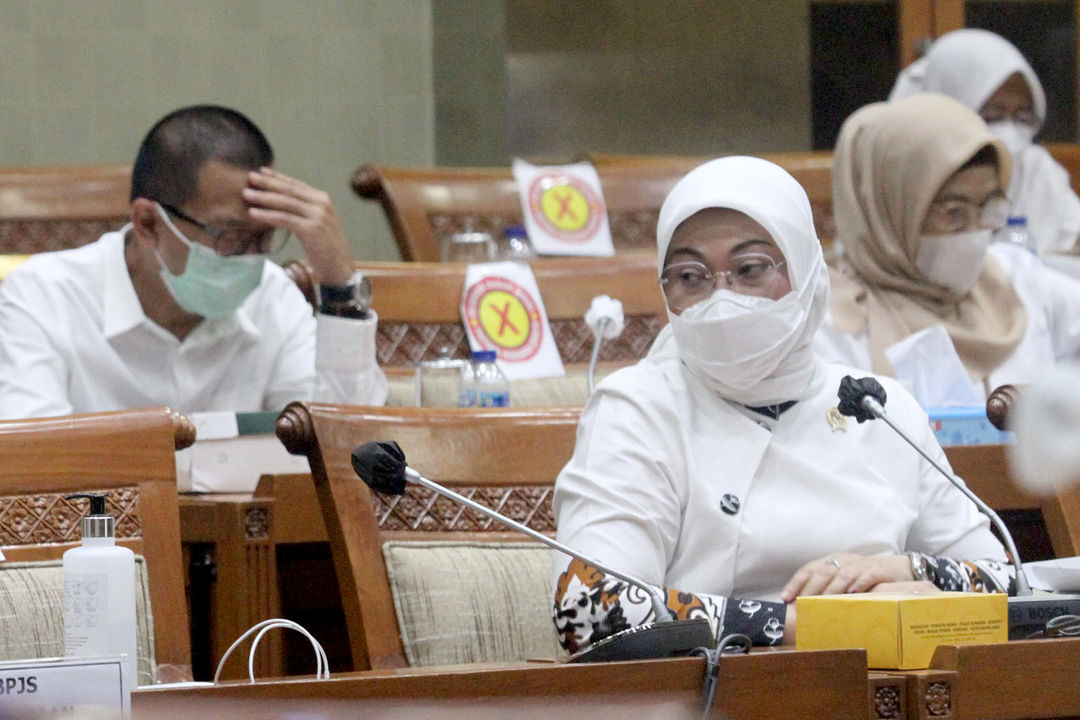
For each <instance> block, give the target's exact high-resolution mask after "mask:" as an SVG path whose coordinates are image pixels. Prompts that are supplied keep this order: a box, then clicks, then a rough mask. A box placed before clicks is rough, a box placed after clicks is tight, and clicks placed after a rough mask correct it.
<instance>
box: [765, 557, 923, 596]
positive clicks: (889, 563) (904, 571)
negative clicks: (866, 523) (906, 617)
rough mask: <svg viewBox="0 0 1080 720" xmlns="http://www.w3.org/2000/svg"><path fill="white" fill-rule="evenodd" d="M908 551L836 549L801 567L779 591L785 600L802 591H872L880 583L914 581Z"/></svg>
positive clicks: (807, 592)
mask: <svg viewBox="0 0 1080 720" xmlns="http://www.w3.org/2000/svg"><path fill="white" fill-rule="evenodd" d="M914 580H915V578H914V577H913V576H912V574H911V561H910V559H909V558H908V556H907V555H855V554H853V553H837V554H835V555H829V556H827V557H823V558H818V559H817V560H811V561H810V562H808V563H806V564H805V565H803V566H802V567H801V568H799V569H798V570H797V571H796V572H795V574H794V575H793V576H792V577H791V580H789V581H788V584H787V585H786V586H784V590H783V592H782V593H781V594H780V597H781V599H782V600H783V601H784V602H785V603H791V602H794V601H795V598H797V597H799V596H800V595H837V594H841V593H857V592H869V591H870V590H873V589H874V588H875V587H877V586H878V585H879V584H881V583H900V582H902V583H908V582H914Z"/></svg>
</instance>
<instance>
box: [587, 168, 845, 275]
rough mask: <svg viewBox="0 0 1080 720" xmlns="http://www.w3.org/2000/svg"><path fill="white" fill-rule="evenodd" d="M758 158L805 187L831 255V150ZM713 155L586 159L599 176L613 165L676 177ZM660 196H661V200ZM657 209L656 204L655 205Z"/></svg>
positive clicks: (833, 230) (833, 225) (827, 254)
mask: <svg viewBox="0 0 1080 720" xmlns="http://www.w3.org/2000/svg"><path fill="white" fill-rule="evenodd" d="M759 156H760V157H763V158H765V159H766V160H770V161H772V162H774V163H776V164H777V165H779V166H780V167H782V168H784V169H785V170H787V171H788V172H789V173H791V175H792V177H794V178H795V179H796V180H798V181H799V184H801V185H802V186H803V189H804V190H806V195H807V197H808V198H809V199H810V208H811V210H812V211H813V213H814V228H815V229H816V230H817V234H818V239H819V240H820V241H821V245H822V249H823V250H824V252H825V259H826V260H832V259H833V257H834V248H833V241H834V240H835V239H836V222H835V220H834V219H833V206H832V153H831V152H829V151H822V150H813V151H808V152H783V153H762V154H760V155H759ZM713 157H715V156H711V155H710V156H706V155H701V156H686V155H618V154H611V153H590V154H589V156H588V159H589V160H590V161H591V162H592V164H593V165H594V166H595V167H596V170H597V172H598V173H600V176H601V177H603V176H604V175H605V174H606V173H608V172H610V171H611V170H612V169H614V168H628V167H635V166H639V167H641V166H645V167H648V166H652V167H655V168H657V169H658V170H659V169H660V168H667V171H668V172H669V173H671V174H672V175H674V176H675V177H676V179H678V178H679V177H682V176H683V175H685V174H686V173H688V172H690V171H691V170H693V169H694V168H695V167H697V166H698V165H700V164H702V163H704V162H706V161H708V160H711V159H713ZM662 199H663V198H661V200H662ZM657 209H658V210H659V206H657Z"/></svg>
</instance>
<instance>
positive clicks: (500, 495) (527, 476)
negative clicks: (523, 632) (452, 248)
mask: <svg viewBox="0 0 1080 720" xmlns="http://www.w3.org/2000/svg"><path fill="white" fill-rule="evenodd" d="M578 416H579V411H578V410H570V409H545V410H543V411H529V412H522V411H515V410H502V409H500V410H494V409H492V410H475V411H473V410H468V411H461V410H457V409H455V408H450V409H444V408H368V407H345V406H336V405H324V404H317V403H293V404H291V405H289V406H288V407H287V408H285V410H284V412H283V413H282V414H281V416H280V418H279V419H278V426H277V433H278V437H279V438H281V440H282V442H283V443H284V444H285V446H286V447H287V448H288V449H289V451H290V452H293V453H296V454H306V455H307V457H308V460H309V461H310V463H311V470H312V475H313V477H314V481H315V486H316V492H317V494H318V498H319V503H320V505H321V507H322V512H323V519H324V521H325V523H326V531H327V536H328V538H329V541H330V548H331V553H332V555H333V558H334V565H335V567H336V569H337V575H338V583H339V585H340V587H341V595H342V605H343V608H344V610H345V617H346V624H347V626H348V634H349V643H350V646H351V650H352V657H353V667H354V669H357V670H360V669H366V668H368V667H371V668H376V669H377V668H386V667H402V666H405V665H407V664H408V660H407V659H406V650H405V647H404V645H403V639H402V629H401V628H400V627H399V622H398V614H399V613H401V612H403V611H402V610H401V609H400V607H399V608H395V598H394V596H393V595H392V593H391V589H390V578H389V577H388V564H387V562H386V561H385V560H384V554H383V544H384V543H387V542H389V541H392V540H402V539H406V540H408V539H414V540H415V539H419V540H423V541H430V540H433V539H447V540H454V539H457V540H464V541H467V542H480V543H482V544H483V543H496V544H497V543H502V542H507V541H509V542H515V543H516V541H518V540H519V539H520V537H521V536H519V535H517V534H516V533H513V532H509V531H505V529H504V528H502V527H501V526H498V524H497V523H494V522H493V521H491V520H489V519H488V518H486V517H484V516H482V515H480V514H479V513H475V512H474V511H471V510H467V509H463V508H462V507H460V506H458V505H457V504H455V503H453V502H451V501H449V500H447V499H445V498H442V497H441V496H438V495H435V494H433V493H430V492H428V491H427V490H425V489H422V488H417V487H410V488H409V491H408V493H407V494H406V495H404V496H401V497H395V498H388V497H380V496H376V495H374V494H373V493H371V492H369V491H368V489H367V487H366V486H365V485H364V483H363V482H362V481H361V480H360V479H359V478H358V477H357V476H356V473H355V472H354V471H353V469H352V465H351V461H350V457H351V453H352V451H353V450H354V449H355V448H356V447H357V446H358V445H360V444H362V443H365V442H369V441H374V440H394V441H396V442H398V443H399V444H400V445H401V447H402V448H403V449H404V451H405V453H406V456H407V458H408V462H409V463H410V465H411V466H412V467H415V468H416V469H417V470H419V471H420V472H422V473H423V474H425V475H426V476H428V477H430V478H431V479H433V480H436V481H437V482H440V483H444V484H446V485H447V486H450V487H452V488H454V489H455V490H456V491H457V492H460V493H462V494H464V495H467V496H471V497H473V498H474V499H476V500H477V501H478V502H482V503H485V504H487V505H488V506H489V507H494V508H496V509H499V510H501V511H502V512H503V513H505V514H508V515H510V516H511V517H512V518H514V519H515V520H517V521H519V522H522V523H524V524H526V525H528V526H529V527H532V528H534V529H536V530H539V531H541V532H547V533H553V532H554V530H555V520H554V517H553V515H552V511H551V491H552V488H553V484H554V481H555V477H556V476H557V475H558V472H559V470H561V469H562V466H563V465H564V464H565V463H566V461H567V460H568V459H569V457H570V455H571V453H572V452H573V447H574V437H575V431H576V427H577V422H578ZM528 544H530V543H526V545H528ZM495 547H498V545H496V546H495ZM539 547H542V546H539ZM405 549H406V550H408V548H405ZM543 552H544V554H543V555H542V557H541V560H540V562H541V564H542V565H544V564H545V563H550V559H549V556H548V554H547V551H546V550H544V551H543ZM546 567H547V566H546V565H545V568H546ZM393 571H394V570H393V568H391V572H393ZM452 575H454V573H453V572H452V571H450V570H449V569H446V568H443V569H442V570H441V571H440V572H437V573H434V577H432V578H431V585H432V587H431V592H436V588H435V586H436V585H438V584H439V583H440V582H452V581H454V580H456V579H457V578H454V577H450V576H452ZM484 581H485V582H486V583H487V584H486V585H485V586H483V587H480V588H479V591H480V595H483V593H485V592H490V593H497V592H499V591H500V587H499V586H500V582H499V580H498V579H497V578H494V577H491V578H484ZM548 581H549V576H548V574H547V573H546V572H544V570H543V569H541V570H540V583H541V586H540V587H539V589H537V590H534V592H533V593H532V594H534V595H535V594H536V593H539V595H540V597H532V598H531V599H530V598H523V597H521V596H523V595H526V594H528V593H527V591H526V590H525V589H524V588H514V591H515V592H516V595H514V594H513V593H512V594H511V599H510V602H511V603H513V602H515V601H521V602H526V601H530V602H531V603H532V607H533V608H534V609H533V610H532V611H531V612H530V613H529V614H530V615H532V617H531V618H526V617H522V618H520V621H521V622H523V623H524V622H527V621H528V620H529V619H531V620H532V621H534V622H535V621H536V620H537V619H538V618H537V617H536V615H537V614H538V613H539V621H540V622H541V624H542V629H541V631H540V632H541V633H544V632H546V631H547V629H548V628H549V626H547V624H546V623H545V621H546V619H547V617H548V615H549V612H548V611H549V603H550V599H549V592H550V591H549V589H548V587H547V586H548V584H549V582H548ZM474 597H475V596H474ZM497 599H498V600H499V601H502V600H504V596H499V597H498V598H497ZM536 608H539V609H536ZM474 614H475V613H474ZM523 615H524V613H523ZM491 620H492V619H491V618H485V617H472V619H471V622H473V623H474V624H475V625H476V626H477V627H482V626H483V625H484V624H485V623H487V622H489V621H491ZM414 639H415V638H414ZM420 639H421V640H422V637H421V638H420ZM470 641H471V638H445V642H446V643H447V644H456V645H461V646H467V645H468V644H469V642H470ZM550 642H551V643H552V646H554V642H555V634H554V630H553V629H552V630H551V635H550ZM414 654H415V653H414ZM470 659H475V658H470ZM502 659H507V658H502ZM521 659H524V658H521Z"/></svg>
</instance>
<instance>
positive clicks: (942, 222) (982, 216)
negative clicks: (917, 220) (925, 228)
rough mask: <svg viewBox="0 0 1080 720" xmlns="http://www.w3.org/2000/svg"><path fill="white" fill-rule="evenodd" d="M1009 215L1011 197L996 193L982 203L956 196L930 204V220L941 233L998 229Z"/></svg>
mask: <svg viewBox="0 0 1080 720" xmlns="http://www.w3.org/2000/svg"><path fill="white" fill-rule="evenodd" d="M1008 217H1009V199H1008V198H1007V197H1005V194H1004V193H1000V192H999V193H995V194H993V195H991V196H990V197H988V198H987V199H986V200H984V201H983V202H982V203H975V202H973V201H971V200H965V199H962V198H955V199H949V200H938V201H935V202H933V203H931V204H930V218H929V220H930V222H931V224H932V225H933V227H934V229H935V230H936V231H937V232H939V233H954V232H961V231H964V230H971V229H974V228H977V227H978V228H989V229H991V230H996V229H997V228H999V227H1001V226H1002V225H1004V224H1005V221H1006V220H1007V219H1008Z"/></svg>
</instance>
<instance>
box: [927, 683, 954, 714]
mask: <svg viewBox="0 0 1080 720" xmlns="http://www.w3.org/2000/svg"><path fill="white" fill-rule="evenodd" d="M923 701H924V702H925V703H926V714H927V716H929V717H952V688H951V687H950V686H949V684H948V683H946V682H932V683H930V684H928V685H927V686H926V695H925V696H924V697H923Z"/></svg>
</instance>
